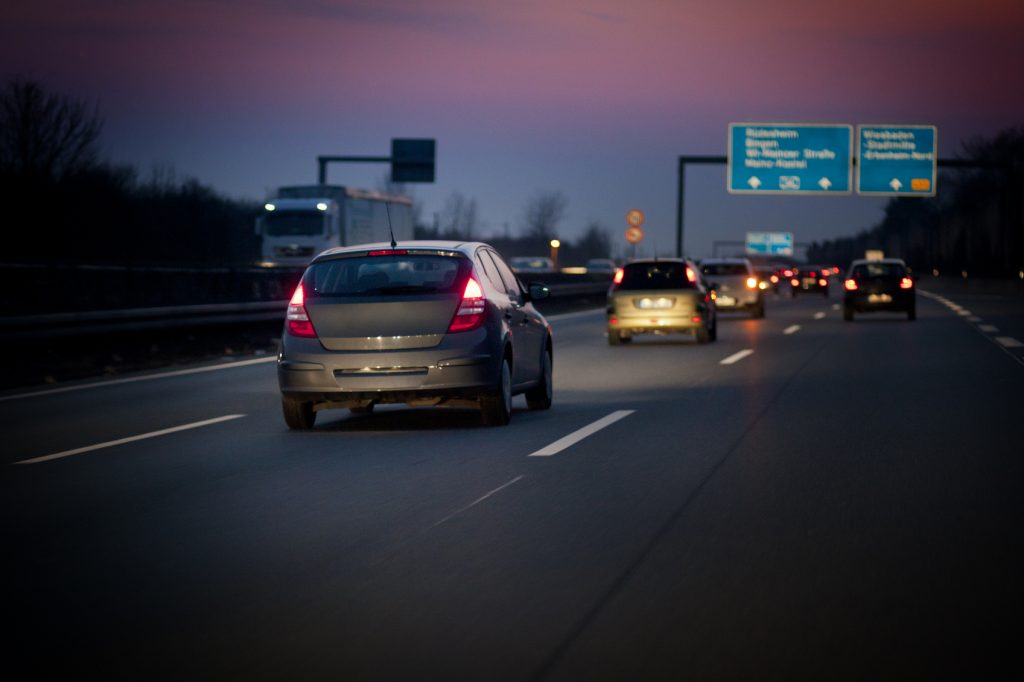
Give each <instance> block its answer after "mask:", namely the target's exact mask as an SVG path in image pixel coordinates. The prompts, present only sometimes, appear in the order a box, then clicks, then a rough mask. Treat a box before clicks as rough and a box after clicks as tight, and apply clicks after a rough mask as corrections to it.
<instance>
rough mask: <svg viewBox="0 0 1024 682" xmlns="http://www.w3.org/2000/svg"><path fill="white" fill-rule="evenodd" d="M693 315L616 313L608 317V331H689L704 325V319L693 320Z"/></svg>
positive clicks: (664, 332) (651, 332)
mask: <svg viewBox="0 0 1024 682" xmlns="http://www.w3.org/2000/svg"><path fill="white" fill-rule="evenodd" d="M693 317H694V315H685V316H681V315H658V314H656V313H648V314H646V315H642V316H641V315H616V316H615V317H610V318H609V319H608V331H609V332H611V331H618V332H625V333H626V334H657V333H662V334H667V333H670V332H683V333H691V332H693V331H694V330H697V329H700V328H701V327H704V326H705V320H704V318H703V317H701V319H700V320H697V321H694V320H693Z"/></svg>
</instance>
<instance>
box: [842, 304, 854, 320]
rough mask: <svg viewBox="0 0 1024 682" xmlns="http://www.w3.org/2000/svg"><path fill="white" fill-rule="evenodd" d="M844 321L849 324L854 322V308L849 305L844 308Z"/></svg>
mask: <svg viewBox="0 0 1024 682" xmlns="http://www.w3.org/2000/svg"><path fill="white" fill-rule="evenodd" d="M843 319H844V320H846V321H847V322H853V308H851V307H850V306H848V305H846V306H843Z"/></svg>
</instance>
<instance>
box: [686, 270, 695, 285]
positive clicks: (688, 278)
mask: <svg viewBox="0 0 1024 682" xmlns="http://www.w3.org/2000/svg"><path fill="white" fill-rule="evenodd" d="M686 281H687V282H696V281H697V273H695V272H694V271H693V268H690V267H688V268H686Z"/></svg>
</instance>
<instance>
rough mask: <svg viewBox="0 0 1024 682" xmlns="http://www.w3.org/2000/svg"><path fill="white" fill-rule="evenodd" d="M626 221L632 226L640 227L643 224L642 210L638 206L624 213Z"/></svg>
mask: <svg viewBox="0 0 1024 682" xmlns="http://www.w3.org/2000/svg"><path fill="white" fill-rule="evenodd" d="M626 222H627V223H628V224H630V225H632V226H633V227H640V226H641V225H643V224H644V212H643V211H641V210H640V209H638V208H634V209H633V210H632V211H630V212H629V213H627V214H626ZM638 241H639V240H638Z"/></svg>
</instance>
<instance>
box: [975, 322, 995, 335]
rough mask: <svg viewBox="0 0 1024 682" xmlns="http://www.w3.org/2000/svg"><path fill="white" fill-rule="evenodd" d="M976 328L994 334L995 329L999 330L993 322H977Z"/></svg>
mask: <svg viewBox="0 0 1024 682" xmlns="http://www.w3.org/2000/svg"><path fill="white" fill-rule="evenodd" d="M978 329H980V330H981V331H983V332H988V333H989V334H995V333H996V332H997V331H999V327H997V326H995V325H994V324H979V325H978Z"/></svg>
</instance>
